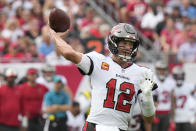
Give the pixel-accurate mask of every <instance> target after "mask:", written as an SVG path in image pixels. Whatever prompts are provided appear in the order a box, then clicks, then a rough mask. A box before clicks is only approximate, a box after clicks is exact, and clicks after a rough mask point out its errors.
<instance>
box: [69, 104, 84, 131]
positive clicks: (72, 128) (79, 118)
mask: <svg viewBox="0 0 196 131" xmlns="http://www.w3.org/2000/svg"><path fill="white" fill-rule="evenodd" d="M67 117H68V121H67V126H68V129H69V131H82V127H83V125H84V123H85V117H84V113H82V112H80V104H79V103H78V102H75V101H74V102H73V103H72V107H71V110H70V111H67Z"/></svg>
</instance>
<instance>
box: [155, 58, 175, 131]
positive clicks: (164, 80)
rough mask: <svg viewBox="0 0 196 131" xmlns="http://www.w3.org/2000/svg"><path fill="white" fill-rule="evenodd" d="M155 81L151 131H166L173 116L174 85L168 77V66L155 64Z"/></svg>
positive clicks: (159, 63) (160, 62)
mask: <svg viewBox="0 0 196 131" xmlns="http://www.w3.org/2000/svg"><path fill="white" fill-rule="evenodd" d="M155 70H156V81H157V84H158V85H159V88H158V89H157V90H156V91H155V92H156V93H155V95H156V96H157V99H158V100H157V102H158V105H157V108H156V119H155V120H156V121H154V123H153V126H152V130H153V131H167V130H168V128H169V124H170V116H171V113H172V114H173V111H172V110H171V109H173V108H172V107H173V106H174V105H173V104H172V102H171V101H172V98H173V97H174V96H173V86H174V84H175V82H174V80H173V79H172V77H171V76H169V75H168V64H167V63H166V62H164V61H157V62H156V63H155Z"/></svg>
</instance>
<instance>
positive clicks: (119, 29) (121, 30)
mask: <svg viewBox="0 0 196 131" xmlns="http://www.w3.org/2000/svg"><path fill="white" fill-rule="evenodd" d="M120 41H130V42H132V43H133V48H132V50H131V51H130V52H127V53H125V54H128V55H119V50H120V48H119V46H118V43H119V42H120ZM107 43H108V48H109V50H110V52H111V53H112V54H113V55H115V56H117V57H118V58H120V59H121V60H123V61H125V62H132V61H133V60H134V58H135V57H136V55H137V50H138V46H139V43H140V41H139V37H138V33H137V31H136V29H135V28H134V27H133V26H132V25H130V24H127V23H119V24H118V25H116V26H114V27H113V28H112V30H111V31H110V34H109V36H108V38H107Z"/></svg>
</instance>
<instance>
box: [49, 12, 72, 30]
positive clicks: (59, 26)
mask: <svg viewBox="0 0 196 131" xmlns="http://www.w3.org/2000/svg"><path fill="white" fill-rule="evenodd" d="M49 25H50V27H51V28H52V29H53V30H54V31H56V32H65V31H67V30H68V29H69V28H70V18H69V16H68V15H67V14H66V13H65V11H63V10H61V9H58V8H54V9H53V10H52V11H51V12H50V15H49Z"/></svg>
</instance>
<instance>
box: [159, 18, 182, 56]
mask: <svg viewBox="0 0 196 131" xmlns="http://www.w3.org/2000/svg"><path fill="white" fill-rule="evenodd" d="M178 32H179V31H178V30H177V29H176V28H175V23H174V21H173V19H172V18H171V17H170V18H168V19H167V21H166V27H165V28H164V29H163V30H162V31H161V36H160V42H161V46H162V48H163V51H164V52H165V53H166V55H168V54H169V53H170V52H171V48H172V42H173V37H174V36H175V35H176V34H178Z"/></svg>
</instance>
